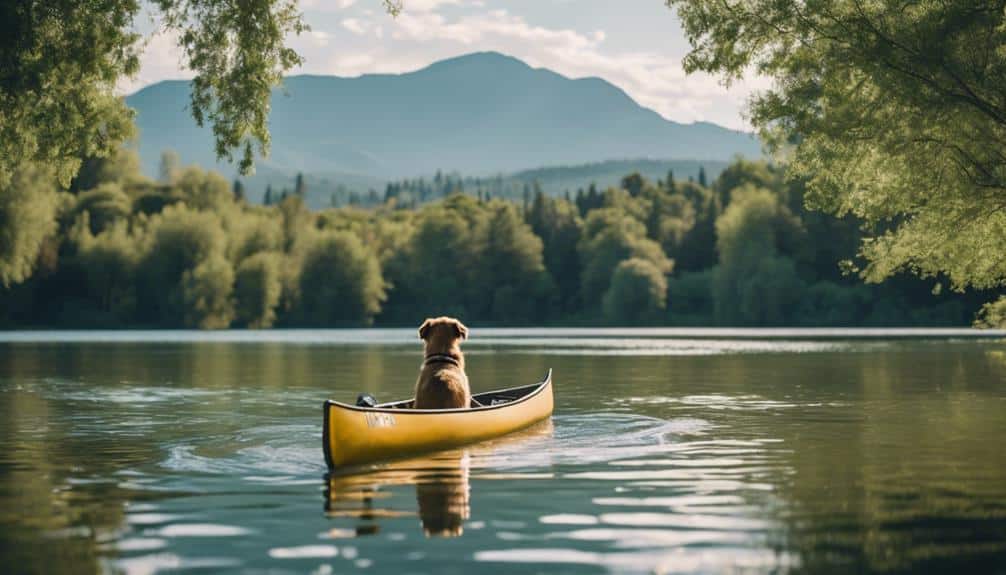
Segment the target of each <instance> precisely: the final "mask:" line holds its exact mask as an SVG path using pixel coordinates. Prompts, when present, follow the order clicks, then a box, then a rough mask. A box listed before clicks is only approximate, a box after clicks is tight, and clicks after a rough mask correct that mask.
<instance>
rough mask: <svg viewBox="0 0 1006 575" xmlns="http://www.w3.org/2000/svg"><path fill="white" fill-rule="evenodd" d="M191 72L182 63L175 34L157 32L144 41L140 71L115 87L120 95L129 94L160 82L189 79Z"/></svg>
mask: <svg viewBox="0 0 1006 575" xmlns="http://www.w3.org/2000/svg"><path fill="white" fill-rule="evenodd" d="M191 77H192V72H190V71H189V70H187V69H186V68H185V67H184V65H183V62H182V52H181V49H179V48H178V35H177V33H175V32H173V31H172V32H158V33H156V34H153V35H152V36H150V37H148V38H147V39H146V40H145V41H144V46H143V53H142V54H141V55H140V71H139V72H138V73H137V74H136V76H135V77H134V78H123V79H122V80H120V81H119V83H118V84H117V85H116V91H117V92H118V93H120V94H131V93H133V92H135V91H137V90H139V89H140V88H142V87H144V86H147V85H150V84H154V83H156V82H160V81H162V80H177V79H183V78H191Z"/></svg>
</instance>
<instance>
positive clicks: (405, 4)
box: [402, 0, 463, 14]
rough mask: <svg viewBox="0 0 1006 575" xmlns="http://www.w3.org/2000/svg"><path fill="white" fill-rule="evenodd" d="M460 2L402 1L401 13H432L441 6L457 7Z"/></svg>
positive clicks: (433, 0)
mask: <svg viewBox="0 0 1006 575" xmlns="http://www.w3.org/2000/svg"><path fill="white" fill-rule="evenodd" d="M461 4H463V2H462V0H402V11H403V13H413V14H415V13H420V12H433V11H435V10H437V9H438V8H440V7H441V6H450V5H454V6H459V5H461Z"/></svg>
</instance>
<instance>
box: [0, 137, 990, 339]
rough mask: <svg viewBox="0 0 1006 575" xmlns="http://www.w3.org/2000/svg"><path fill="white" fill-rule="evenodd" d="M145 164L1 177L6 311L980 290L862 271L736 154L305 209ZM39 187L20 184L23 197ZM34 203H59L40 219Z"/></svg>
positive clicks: (971, 297) (525, 317)
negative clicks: (72, 174) (674, 168)
mask: <svg viewBox="0 0 1006 575" xmlns="http://www.w3.org/2000/svg"><path fill="white" fill-rule="evenodd" d="M161 172H162V173H161V176H160V180H158V181H154V180H151V179H149V178H146V177H145V176H144V175H143V174H142V172H141V170H140V168H139V163H138V161H137V159H136V156H135V154H134V153H133V152H131V151H129V150H121V151H120V152H118V153H117V154H116V155H115V156H114V157H112V158H109V159H92V160H89V161H87V162H85V163H84V165H83V168H82V169H81V171H80V173H79V174H78V175H77V177H76V178H75V179H74V180H73V182H72V183H71V185H70V186H69V188H68V189H67V190H66V191H59V189H58V185H57V183H56V181H55V180H54V179H53V178H52V177H51V174H47V173H46V172H45V170H42V169H37V168H36V169H32V170H22V171H19V172H18V173H17V175H16V177H15V178H13V179H12V181H11V183H10V184H9V185H8V186H6V187H5V189H3V190H0V199H4V203H5V206H6V207H5V208H4V209H5V210H6V211H8V212H10V213H8V214H7V216H8V217H7V218H6V219H7V221H9V222H13V223H14V224H12V225H11V226H8V229H6V230H5V232H4V233H5V234H9V235H11V237H12V238H13V240H12V242H10V244H9V245H11V246H13V248H12V249H14V250H15V252H17V250H21V251H22V252H23V253H12V254H7V256H8V257H5V262H19V263H18V265H17V266H16V269H15V266H13V265H12V264H9V263H8V264H5V266H6V267H5V268H4V270H0V271H4V272H5V275H4V282H3V283H4V284H6V286H7V287H6V288H4V289H2V290H0V321H3V322H4V323H5V324H7V325H13V326H19V325H20V326H33V325H35V326H49V327H127V326H130V327H141V326H142V327H194V328H210V329H212V328H227V327H247V328H267V327H272V326H358V325H371V324H374V323H376V324H378V325H412V324H414V323H415V322H416V321H418V319H420V318H422V317H425V316H428V315H434V314H450V315H456V316H459V317H463V318H465V319H466V320H467V321H472V322H482V323H485V324H499V325H508V324H515V325H527V324H559V323H566V324H611V325H738V326H772V325H805V326H810V325H962V324H966V323H968V322H970V321H971V319H972V317H973V315H974V313H975V311H976V310H977V309H978V308H979V306H980V303H981V302H982V301H984V300H988V299H990V298H989V295H988V294H980V293H976V292H965V293H951V292H950V290H946V291H944V292H943V293H940V294H938V295H934V293H933V292H934V285H936V286H937V289H938V286H939V285H940V284H938V283H936V284H934V283H933V281H925V282H924V281H923V280H919V279H917V278H913V277H907V276H899V277H895V278H892V279H891V280H889V281H888V282H885V283H884V284H880V285H865V284H862V283H861V281H860V280H859V279H858V278H857V277H855V276H854V275H844V274H843V273H842V270H841V269H840V267H839V262H840V261H842V260H844V259H846V258H851V257H853V256H855V254H856V250H857V246H858V245H859V243H860V241H861V235H862V234H863V233H864V231H863V230H862V226H861V225H860V223H859V222H857V221H856V220H855V219H854V218H853V217H852V216H847V217H845V218H841V219H836V218H833V217H830V216H826V215H823V214H820V213H817V212H809V211H807V210H806V209H805V208H804V198H803V195H804V190H803V186H802V185H800V184H799V183H787V182H786V181H785V180H784V178H783V175H782V171H781V170H780V169H778V168H776V167H774V166H772V165H769V164H766V163H763V162H749V161H744V160H737V161H736V162H734V163H733V164H731V165H730V166H729V167H728V168H727V169H726V170H725V171H724V172H723V173H722V174H720V176H719V177H718V178H717V179H716V180H715V181H713V182H711V183H708V185H703V184H702V183H700V182H698V181H677V180H676V179H675V178H674V177H673V174H668V176H667V177H666V178H663V179H660V180H658V181H649V180H647V179H645V178H643V177H641V176H639V175H638V174H630V175H628V176H626V177H625V178H623V180H622V182H621V185H620V186H615V187H611V188H609V189H607V190H604V191H603V192H602V191H598V190H594V191H593V192H592V193H585V194H582V195H580V197H578V198H577V199H575V200H568V199H566V198H563V197H550V196H548V195H546V194H544V193H542V192H541V191H540V190H539V191H537V192H536V193H534V194H533V195H532V196H531V197H530V198H528V200H527V201H509V200H504V199H499V198H494V197H489V198H487V197H486V196H485V195H481V194H479V195H474V194H471V193H464V192H463V191H461V190H459V191H454V192H451V193H449V194H447V195H446V196H444V197H442V198H440V199H439V200H436V201H431V202H427V203H425V204H422V205H420V206H418V207H416V208H412V207H411V206H408V205H406V206H403V205H401V204H399V203H397V201H396V200H397V197H396V196H395V195H394V194H390V195H389V196H388V197H387V198H386V200H385V201H384V202H382V203H380V204H379V205H377V206H374V207H372V208H367V209H364V208H361V207H358V206H346V207H342V208H329V209H324V210H319V211H312V210H309V209H307V208H306V207H305V204H304V201H303V197H302V196H303V179H302V178H298V180H297V182H295V183H294V187H293V190H294V191H293V192H292V193H287V194H283V197H282V199H279V200H277V201H275V202H273V203H271V205H257V204H252V203H249V202H247V200H246V199H245V193H244V190H243V187H242V186H241V185H240V184H239V183H232V182H229V181H228V180H227V179H225V178H224V177H222V176H221V175H219V174H217V173H214V172H207V171H204V170H202V169H200V168H198V167H181V166H178V165H177V162H172V161H168V162H165V164H164V166H162V170H161ZM19 197H25V198H31V200H32V201H25V202H21V203H18V202H17V198H19ZM46 209H50V210H52V212H53V213H54V214H55V215H54V217H51V220H52V221H51V224H47V223H46V222H48V221H49V219H50V218H49V216H48V215H47V214H46V213H45V211H46Z"/></svg>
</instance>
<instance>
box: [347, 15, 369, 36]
mask: <svg viewBox="0 0 1006 575" xmlns="http://www.w3.org/2000/svg"><path fill="white" fill-rule="evenodd" d="M342 27H343V28H345V29H346V30H349V31H350V32H352V33H353V34H356V35H357V36H362V35H364V34H366V33H367V27H366V26H365V25H364V24H363V22H361V21H360V20H359V19H357V18H346V19H344V20H343V21H342Z"/></svg>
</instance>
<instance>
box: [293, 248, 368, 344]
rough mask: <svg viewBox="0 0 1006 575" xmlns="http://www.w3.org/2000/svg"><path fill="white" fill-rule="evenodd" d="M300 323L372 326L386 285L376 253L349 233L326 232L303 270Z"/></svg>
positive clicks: (307, 258)
mask: <svg viewBox="0 0 1006 575" xmlns="http://www.w3.org/2000/svg"><path fill="white" fill-rule="evenodd" d="M299 291H300V296H299V297H300V300H299V308H300V312H299V317H298V320H299V322H300V323H302V324H305V325H317V326H330V325H369V324H370V323H372V322H373V320H374V316H376V315H377V314H378V313H379V312H380V311H381V304H382V303H383V302H384V300H385V297H386V285H385V282H384V278H383V277H381V267H380V264H379V263H378V261H377V258H376V257H374V254H373V253H372V252H371V251H370V250H368V249H367V248H366V246H364V245H363V242H361V241H360V240H359V239H358V238H357V237H356V236H354V235H352V234H350V233H348V232H325V233H324V234H323V235H321V237H319V238H318V239H316V240H315V241H314V242H313V243H312V244H311V245H310V247H308V248H307V251H306V253H305V256H304V262H303V264H302V266H301V270H300V284H299Z"/></svg>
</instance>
